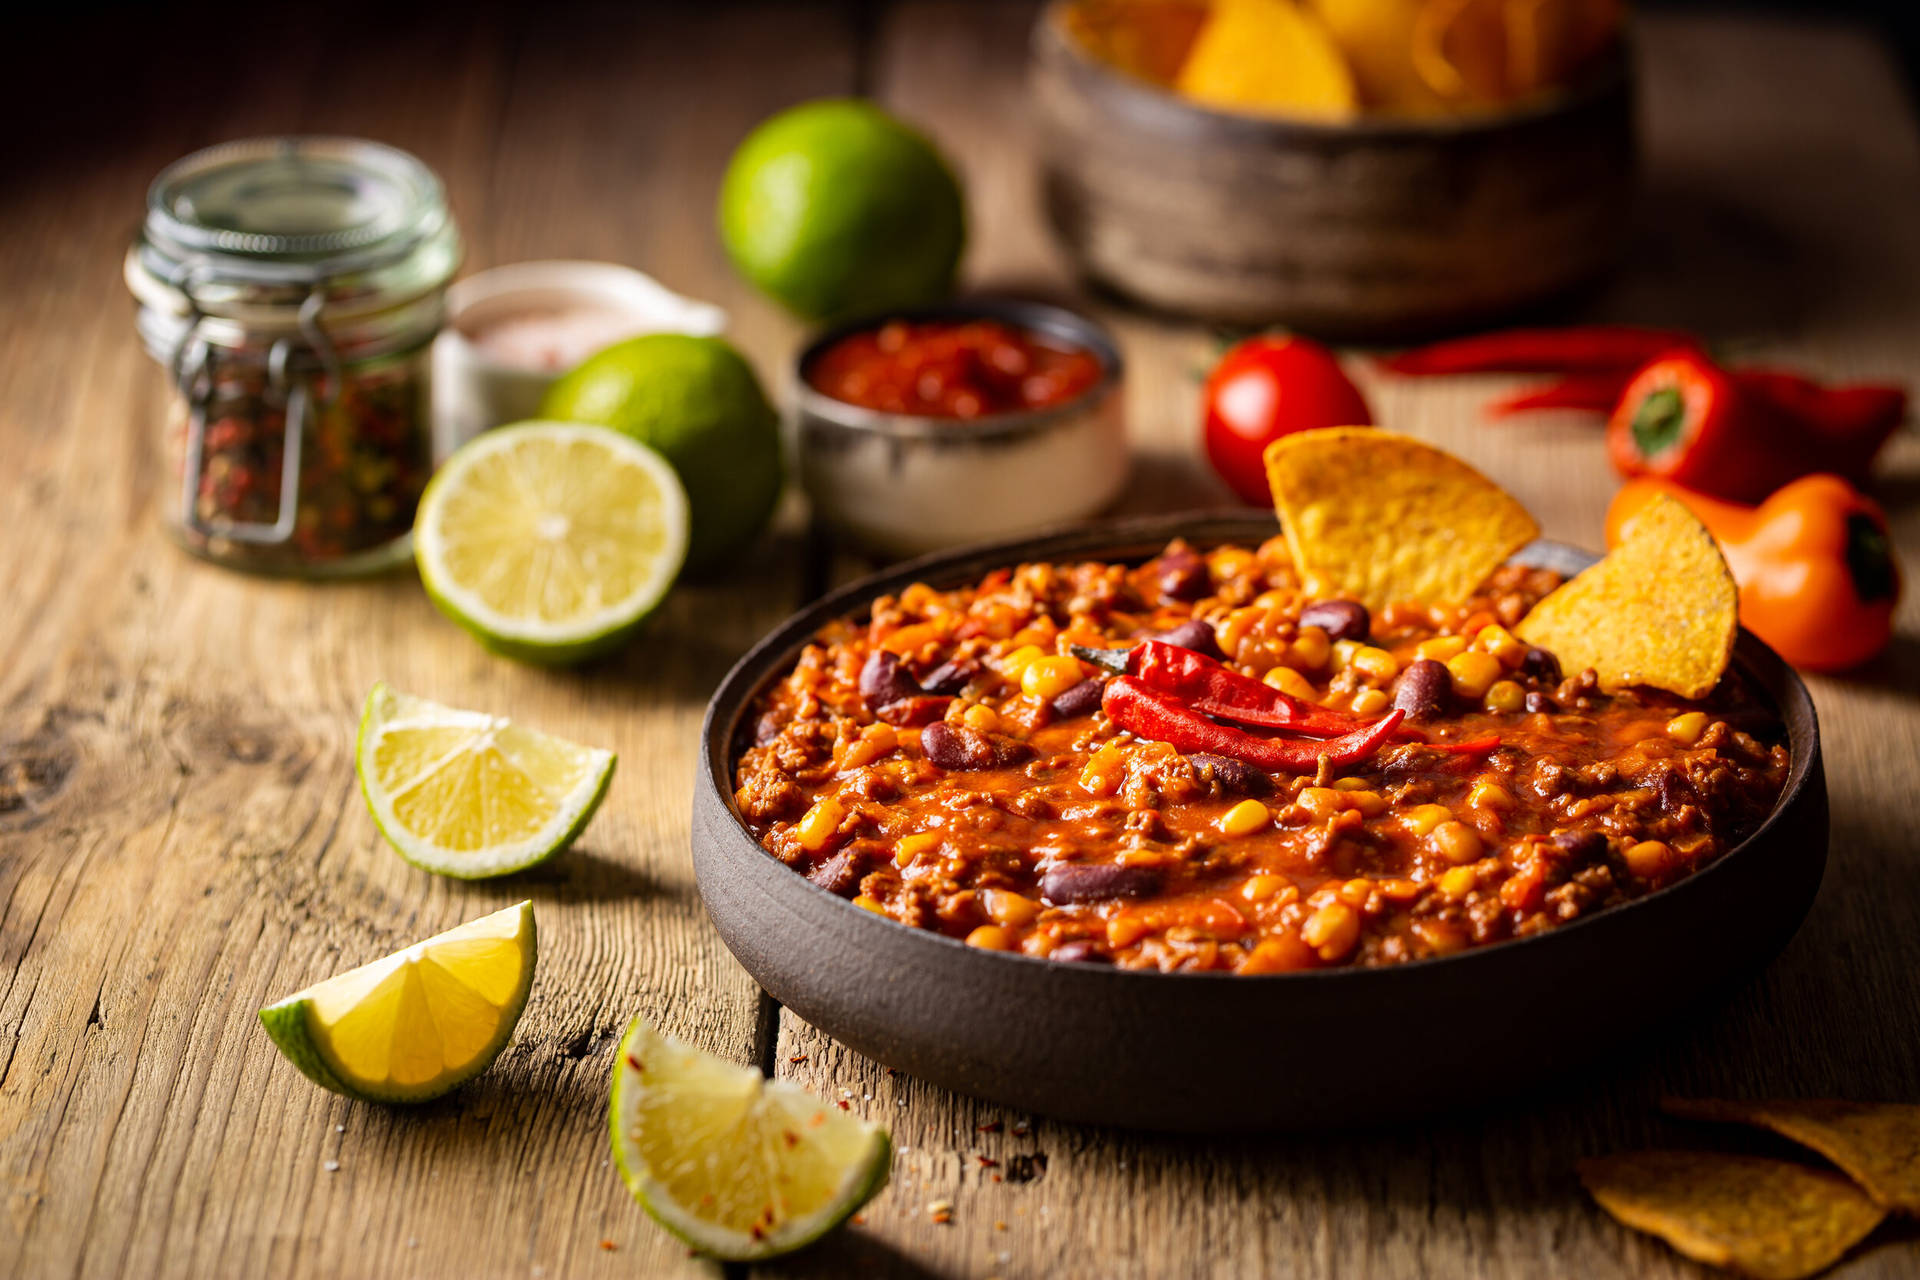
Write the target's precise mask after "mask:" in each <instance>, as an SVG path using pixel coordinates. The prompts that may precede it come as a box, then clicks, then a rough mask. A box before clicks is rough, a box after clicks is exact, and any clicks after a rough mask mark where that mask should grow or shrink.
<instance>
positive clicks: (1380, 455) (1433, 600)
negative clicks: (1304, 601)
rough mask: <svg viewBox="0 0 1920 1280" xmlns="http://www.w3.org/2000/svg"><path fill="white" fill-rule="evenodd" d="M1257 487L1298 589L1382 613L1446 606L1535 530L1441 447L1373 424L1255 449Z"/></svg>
mask: <svg viewBox="0 0 1920 1280" xmlns="http://www.w3.org/2000/svg"><path fill="white" fill-rule="evenodd" d="M1266 463H1267V483H1268V484H1270V485H1271V486H1272V487H1273V506H1274V510H1275V511H1277V512H1279V513H1280V524H1281V527H1282V530H1283V531H1284V532H1285V533H1286V535H1287V546H1288V548H1289V549H1291V550H1292V552H1293V561H1294V564H1295V566H1296V567H1297V568H1298V569H1299V572H1300V576H1301V580H1302V581H1303V582H1304V583H1305V584H1306V586H1307V590H1309V591H1310V592H1312V593H1313V594H1315V595H1321V596H1325V595H1337V596H1342V597H1344V598H1346V599H1349V600H1358V601H1359V602H1360V603H1361V604H1364V605H1366V606H1367V607H1368V608H1369V609H1382V608H1385V607H1386V606H1387V605H1389V604H1392V603H1393V602H1394V601H1396V600H1412V601H1416V602H1419V603H1422V604H1456V603H1458V602H1459V601H1462V600H1465V599H1466V598H1467V597H1469V596H1471V595H1472V594H1473V592H1474V589H1475V588H1476V587H1478V586H1479V585H1480V584H1481V583H1483V582H1485V581H1486V580H1487V575H1488V574H1490V573H1492V572H1493V571H1494V570H1495V569H1497V568H1499V567H1500V566H1501V564H1503V563H1504V562H1505V561H1506V559H1507V557H1508V556H1510V555H1512V554H1513V553H1514V552H1516V551H1518V550H1519V549H1520V548H1521V547H1524V546H1526V545H1527V544H1528V543H1529V542H1532V541H1533V540H1534V539H1535V538H1537V537H1539V536H1540V526H1539V525H1537V524H1535V523H1534V522H1533V517H1532V516H1530V515H1528V514H1527V509H1526V508H1525V507H1523V506H1521V505H1520V504H1519V503H1518V502H1516V501H1515V500H1514V499H1513V498H1512V497H1510V496H1509V495H1508V494H1507V493H1506V492H1505V491H1503V490H1502V489H1501V488H1500V487H1499V486H1498V485H1496V484H1494V483H1493V482H1492V481H1491V480H1489V479H1487V478H1486V477H1485V476H1483V475H1481V474H1480V473H1479V472H1478V471H1475V470H1474V469H1473V468H1472V467H1470V466H1468V465H1467V464H1466V463H1464V462H1462V461H1460V459H1458V458H1456V457H1454V456H1453V455H1452V454H1448V453H1442V452H1441V451H1440V450H1438V449H1436V448H1434V447H1433V446H1432V445H1429V444H1423V443H1421V442H1420V441H1418V440H1415V439H1413V438H1412V437H1410V436H1403V435H1396V434H1394V433H1393V432H1391V431H1380V430H1377V429H1376V428H1373V427H1329V428H1327V429H1325V430H1321V431H1302V432H1299V433H1297V434H1295V435H1290V436H1282V437H1281V438H1280V439H1278V440H1276V441H1274V442H1273V443H1272V444H1270V445H1268V446H1267V452H1266Z"/></svg>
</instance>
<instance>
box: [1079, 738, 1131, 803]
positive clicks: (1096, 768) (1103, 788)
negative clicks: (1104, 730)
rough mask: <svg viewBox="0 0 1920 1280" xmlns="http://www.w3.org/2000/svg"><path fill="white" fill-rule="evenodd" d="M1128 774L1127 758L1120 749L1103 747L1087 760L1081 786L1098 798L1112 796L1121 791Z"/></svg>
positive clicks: (1081, 776)
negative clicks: (1123, 780) (1122, 782)
mask: <svg viewBox="0 0 1920 1280" xmlns="http://www.w3.org/2000/svg"><path fill="white" fill-rule="evenodd" d="M1126 773H1127V757H1126V755H1125V754H1124V753H1123V752H1122V751H1121V750H1120V748H1118V747H1102V748H1100V749H1099V750H1098V751H1096V752H1094V753H1093V755H1092V756H1091V757H1089V758H1088V760H1087V767H1086V768H1084V769H1082V770H1081V771H1080V786H1081V787H1082V789H1084V790H1085V791H1087V792H1088V793H1090V794H1092V795H1096V796H1110V795H1112V794H1113V793H1114V792H1116V791H1118V790H1119V789H1120V780H1121V779H1122V778H1124V777H1125V776H1126Z"/></svg>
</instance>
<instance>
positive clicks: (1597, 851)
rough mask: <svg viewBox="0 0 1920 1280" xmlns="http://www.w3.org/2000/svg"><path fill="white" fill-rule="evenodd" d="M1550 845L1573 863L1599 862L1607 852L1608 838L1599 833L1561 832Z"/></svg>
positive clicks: (1555, 835)
mask: <svg viewBox="0 0 1920 1280" xmlns="http://www.w3.org/2000/svg"><path fill="white" fill-rule="evenodd" d="M1548 843H1550V844H1552V845H1553V847H1554V848H1556V849H1558V850H1559V851H1560V852H1561V853H1563V854H1565V855H1566V856H1567V858H1568V859H1569V860H1570V861H1573V862H1598V861H1599V860H1600V859H1601V858H1603V857H1605V856H1606V852H1607V838H1606V837H1605V836H1603V835H1601V834H1600V833H1599V832H1598V831H1561V832H1557V833H1555V834H1554V835H1553V836H1552V837H1550V838H1549V841H1548Z"/></svg>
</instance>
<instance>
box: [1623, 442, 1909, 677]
mask: <svg viewBox="0 0 1920 1280" xmlns="http://www.w3.org/2000/svg"><path fill="white" fill-rule="evenodd" d="M1662 493H1665V494H1669V495H1671V496H1672V497H1674V498H1677V499H1678V500H1679V501H1681V502H1682V503H1684V504H1686V506H1687V508H1688V509H1689V510H1690V511H1692V512H1693V514H1694V515H1696V516H1698V517H1700V522H1701V523H1702V524H1704V525H1706V526H1707V529H1708V530H1709V531H1710V532H1711V533H1712V534H1713V536H1714V540H1715V541H1717V542H1718V543H1719V544H1720V552H1721V554H1722V555H1724V556H1726V558H1727V568H1729V569H1730V570H1732V571H1733V579H1734V581H1735V582H1736V583H1737V584H1738V585H1739V588H1740V621H1741V622H1742V623H1744V624H1745V625H1746V627H1747V629H1748V630H1749V631H1752V632H1753V633H1754V634H1755V635H1757V636H1759V637H1760V638H1761V639H1762V640H1765V641H1766V642H1767V643H1768V644H1770V645H1772V646H1773V648H1774V650H1775V651H1776V652H1778V653H1779V654H1780V656H1781V657H1783V658H1785V659H1786V660H1787V661H1788V662H1791V663H1792V664H1793V665H1794V666H1796V667H1804V668H1806V669H1808V670H1811V671H1837V670H1839V669H1841V668H1843V667H1851V666H1854V665H1856V664H1858V663H1861V662H1865V661H1866V660H1867V659H1868V658H1871V657H1873V656H1874V655H1875V654H1877V653H1879V652H1880V651H1881V650H1882V649H1884V648H1886V647H1887V640H1888V637H1889V636H1891V635H1892V632H1893V610H1894V606H1895V605H1897V604H1898V603H1899V602H1900V565H1899V562H1898V561H1897V560H1896V559H1895V558H1894V554H1893V542H1892V540H1891V539H1890V538H1889V537H1888V536H1887V517H1886V515H1885V514H1884V513H1883V512H1882V511H1881V510H1880V508H1879V506H1878V505H1877V504H1876V503H1875V502H1874V501H1873V499H1871V498H1869V497H1867V496H1866V495H1865V494H1863V493H1861V492H1860V491H1859V490H1857V489H1855V488H1854V487H1853V486H1852V485H1850V484H1848V483H1847V482H1846V481H1845V480H1842V479H1841V478H1840V477H1839V476H1834V475H1812V476H1807V477H1805V478H1803V479H1800V480H1796V481H1794V482H1793V483H1792V484H1790V485H1787V486H1786V487H1785V488H1783V489H1781V490H1779V491H1778V492H1777V493H1775V494H1774V495H1773V496H1772V497H1770V498H1768V499H1767V500H1766V501H1765V502H1763V503H1761V504H1760V505H1759V506H1757V507H1748V506H1742V505H1740V504H1739V503H1735V502H1725V501H1722V500H1721V499H1718V498H1709V497H1707V496H1705V495H1703V494H1698V493H1694V492H1692V491H1690V490H1688V489H1683V488H1681V487H1680V486H1679V485H1676V484H1674V483H1672V482H1671V481H1666V480H1656V479H1651V478H1642V479H1639V480H1630V481H1628V482H1627V484H1626V485H1624V486H1623V487H1622V488H1621V490H1620V492H1619V493H1617V494H1615V495H1614V498H1613V505H1612V506H1610V507H1608V508H1607V545H1608V546H1609V547H1611V546H1614V545H1615V544H1617V543H1618V542H1619V540H1620V533H1621V530H1622V529H1623V528H1624V527H1625V525H1626V523H1627V521H1629V520H1631V519H1632V518H1633V517H1634V515H1635V514H1636V513H1637V512H1639V510H1640V509H1641V508H1642V507H1644V506H1646V505H1647V503H1648V502H1650V501H1651V500H1652V499H1653V498H1654V496H1655V495H1656V494H1662Z"/></svg>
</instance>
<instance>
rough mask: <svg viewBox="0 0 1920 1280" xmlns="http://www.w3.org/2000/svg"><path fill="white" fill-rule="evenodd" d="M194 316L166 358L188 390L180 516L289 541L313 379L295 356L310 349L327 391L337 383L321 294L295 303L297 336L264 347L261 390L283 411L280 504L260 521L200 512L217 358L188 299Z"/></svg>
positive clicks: (196, 523)
mask: <svg viewBox="0 0 1920 1280" xmlns="http://www.w3.org/2000/svg"><path fill="white" fill-rule="evenodd" d="M184 292H186V295H187V298H188V302H189V305H191V306H193V320H192V322H191V323H189V324H188V326H187V328H186V331H185V332H184V333H183V334H182V335H181V339H180V343H179V345H178V346H177V347H176V348H175V350H174V357H173V359H172V361H171V362H170V363H171V365H172V368H173V376H174V381H175V383H176V384H177V385H178V386H179V388H180V390H181V392H182V393H183V394H184V396H185V397H186V402H187V439H186V461H185V465H184V466H183V467H182V469H181V470H182V476H181V481H180V521H181V523H182V524H183V525H184V526H185V527H186V528H188V529H191V530H193V531H195V532H196V533H200V534H203V535H205V536H207V537H217V538H226V539H228V540H230V541H233V542H244V543H248V544H251V545H254V546H280V545H283V544H285V543H287V542H290V541H292V539H293V534H294V529H295V527H296V523H297V520H298V517H299V511H300V456H301V452H302V447H303V444H304V442H305V439H306V430H307V416H308V414H309V412H310V411H311V409H312V407H313V402H314V399H315V395H316V393H315V390H314V386H313V380H312V379H311V378H310V377H307V376H303V375H302V374H301V372H300V371H299V370H298V369H296V368H294V367H293V364H294V359H295V357H296V356H297V355H299V354H301V352H302V349H303V347H304V350H305V351H308V352H311V353H312V355H313V357H314V359H315V360H316V361H317V362H318V363H319V366H320V370H321V372H322V373H323V374H324V375H325V378H326V385H327V387H328V390H327V391H326V392H325V393H324V394H326V395H329V396H330V395H332V394H335V393H336V392H337V390H338V388H339V386H340V357H339V353H338V352H336V351H335V350H334V346H333V343H332V341H331V340H329V339H328V337H327V335H326V332H325V330H323V329H322V328H321V327H320V311H321V308H322V307H323V306H324V305H325V302H326V298H325V295H324V293H323V292H322V291H321V290H320V289H319V288H318V287H316V288H314V289H313V290H312V291H311V292H310V293H308V295H307V298H306V300H305V301H304V302H302V303H301V304H300V311H299V316H298V321H297V322H298V325H299V329H300V338H301V340H302V341H301V342H296V341H295V340H294V339H293V338H292V337H291V336H288V337H282V338H279V339H276V340H275V342H274V344H273V346H272V347H270V348H269V349H268V351H267V381H266V388H265V394H266V396H268V397H269V398H270V399H271V400H272V401H273V402H274V403H276V404H277V405H279V406H281V407H283V408H284V409H285V411H286V420H285V427H284V429H283V433H282V445H281V455H280V507H279V510H278V511H277V512H276V513H275V518H274V519H273V521H272V522H271V523H268V522H266V521H258V520H252V521H249V520H209V519H206V518H205V517H203V516H202V515H201V514H200V484H201V481H202V478H203V472H204V470H205V466H206V437H207V419H208V417H209V411H210V409H211V408H212V405H213V399H214V391H215V384H216V381H217V379H216V378H215V364H216V357H215V355H214V348H213V346H212V344H210V343H209V342H207V340H206V339H205V338H204V337H202V336H201V334H200V322H201V319H202V316H201V313H200V311H199V308H198V305H197V304H195V303H194V302H193V294H192V291H191V289H187V290H184Z"/></svg>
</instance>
